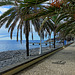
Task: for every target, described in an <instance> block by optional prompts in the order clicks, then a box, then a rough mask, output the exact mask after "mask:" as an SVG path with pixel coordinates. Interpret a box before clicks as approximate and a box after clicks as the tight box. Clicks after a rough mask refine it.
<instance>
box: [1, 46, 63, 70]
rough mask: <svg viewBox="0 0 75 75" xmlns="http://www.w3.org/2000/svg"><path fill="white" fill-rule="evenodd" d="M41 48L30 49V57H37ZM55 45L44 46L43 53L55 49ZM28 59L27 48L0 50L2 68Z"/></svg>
mask: <svg viewBox="0 0 75 75" xmlns="http://www.w3.org/2000/svg"><path fill="white" fill-rule="evenodd" d="M60 46H62V45H58V46H56V48H57V47H60ZM39 49H40V48H35V49H30V50H29V53H30V56H29V57H35V56H38V55H39ZM53 49H54V48H53V46H52V47H51V48H50V47H42V53H45V52H48V51H50V50H53ZM26 59H28V58H27V56H26V50H14V51H4V52H0V69H1V68H3V67H6V66H9V65H12V64H16V63H18V62H21V61H24V60H26Z"/></svg>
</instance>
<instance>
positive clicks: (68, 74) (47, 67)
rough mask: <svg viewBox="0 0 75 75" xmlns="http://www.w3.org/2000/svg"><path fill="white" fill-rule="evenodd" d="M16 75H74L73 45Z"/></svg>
mask: <svg viewBox="0 0 75 75" xmlns="http://www.w3.org/2000/svg"><path fill="white" fill-rule="evenodd" d="M16 75H75V43H73V44H72V45H70V46H68V47H66V48H65V49H63V50H61V51H59V52H57V53H56V54H54V55H52V56H50V57H48V58H46V59H44V60H42V61H40V62H38V63H37V64H35V65H33V66H31V67H29V68H27V69H25V70H23V71H21V72H20V73H19V74H16Z"/></svg>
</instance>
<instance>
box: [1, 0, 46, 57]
mask: <svg viewBox="0 0 75 75" xmlns="http://www.w3.org/2000/svg"><path fill="white" fill-rule="evenodd" d="M44 1H46V0H42V1H38V2H36V1H35V0H34V2H33V1H31V0H29V2H28V1H27V4H26V1H21V2H20V1H18V2H19V3H20V4H18V3H17V2H16V4H15V5H16V7H12V8H10V9H9V10H8V11H6V12H5V13H4V14H2V15H1V16H0V27H2V26H3V24H4V23H5V24H6V25H5V27H6V28H9V29H8V32H9V31H10V37H11V39H12V34H13V30H14V28H15V27H16V25H17V22H18V21H19V24H18V25H17V41H18V33H19V31H20V39H21V43H22V31H24V33H25V37H26V50H27V56H29V31H30V21H29V20H30V19H29V17H27V16H28V15H31V14H32V13H34V11H35V10H34V8H35V6H36V5H34V4H38V5H39V4H40V3H42V2H44ZM37 11H38V10H37V8H36V11H35V12H37ZM32 15H33V14H32ZM34 15H35V14H34ZM31 18H34V17H32V16H31ZM28 19H29V20H28ZM36 21H37V20H36ZM23 27H24V29H23V30H22V28H23ZM42 34H43V33H42Z"/></svg>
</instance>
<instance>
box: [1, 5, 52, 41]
mask: <svg viewBox="0 0 75 75" xmlns="http://www.w3.org/2000/svg"><path fill="white" fill-rule="evenodd" d="M11 7H12V6H10V5H8V6H0V16H1V15H2V14H3V13H4V12H5V11H7V10H8V9H9V8H11ZM33 34H34V37H33V39H34V40H39V39H40V38H39V36H38V34H37V33H36V32H35V31H33ZM51 37H52V38H53V34H52V36H51ZM46 39H47V38H45V40H46ZM0 40H11V39H10V33H8V29H5V25H3V27H2V28H0ZM12 40H16V28H15V30H14V32H13V38H12ZM23 40H25V36H24V35H23ZM29 40H32V38H31V33H30V35H29Z"/></svg>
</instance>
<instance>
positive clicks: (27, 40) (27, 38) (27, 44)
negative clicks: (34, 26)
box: [26, 21, 29, 56]
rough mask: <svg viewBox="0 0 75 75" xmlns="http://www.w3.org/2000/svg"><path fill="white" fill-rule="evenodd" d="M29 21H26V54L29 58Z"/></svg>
mask: <svg viewBox="0 0 75 75" xmlns="http://www.w3.org/2000/svg"><path fill="white" fill-rule="evenodd" d="M28 25H29V21H26V52H27V56H29V31H28Z"/></svg>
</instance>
